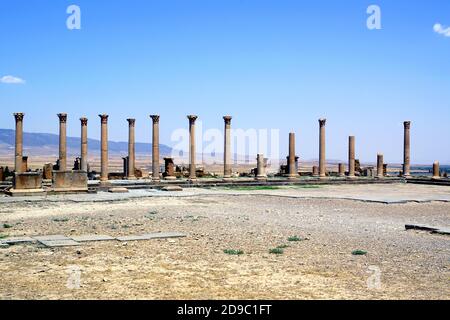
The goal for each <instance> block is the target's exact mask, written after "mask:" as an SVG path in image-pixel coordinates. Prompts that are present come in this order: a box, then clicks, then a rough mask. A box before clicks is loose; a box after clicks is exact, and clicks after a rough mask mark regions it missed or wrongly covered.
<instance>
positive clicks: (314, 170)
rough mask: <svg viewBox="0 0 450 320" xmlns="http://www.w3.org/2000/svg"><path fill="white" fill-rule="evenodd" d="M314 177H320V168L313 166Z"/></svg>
mask: <svg viewBox="0 0 450 320" xmlns="http://www.w3.org/2000/svg"><path fill="white" fill-rule="evenodd" d="M312 175H313V177H318V176H319V167H318V166H313V167H312Z"/></svg>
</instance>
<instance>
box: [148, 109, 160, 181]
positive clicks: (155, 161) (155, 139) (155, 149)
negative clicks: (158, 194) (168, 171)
mask: <svg viewBox="0 0 450 320" xmlns="http://www.w3.org/2000/svg"><path fill="white" fill-rule="evenodd" d="M150 117H151V118H152V120H153V136H152V178H153V180H159V116H158V115H152V116H150Z"/></svg>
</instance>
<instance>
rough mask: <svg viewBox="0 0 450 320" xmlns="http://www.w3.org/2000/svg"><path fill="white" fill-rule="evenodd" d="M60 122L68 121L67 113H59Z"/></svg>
mask: <svg viewBox="0 0 450 320" xmlns="http://www.w3.org/2000/svg"><path fill="white" fill-rule="evenodd" d="M57 115H58V118H59V122H61V123H66V122H67V113H58V114H57Z"/></svg>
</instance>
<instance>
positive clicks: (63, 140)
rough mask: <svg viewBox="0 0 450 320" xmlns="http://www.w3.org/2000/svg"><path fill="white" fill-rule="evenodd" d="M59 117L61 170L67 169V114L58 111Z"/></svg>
mask: <svg viewBox="0 0 450 320" xmlns="http://www.w3.org/2000/svg"><path fill="white" fill-rule="evenodd" d="M58 118H59V171H67V114H66V113H58Z"/></svg>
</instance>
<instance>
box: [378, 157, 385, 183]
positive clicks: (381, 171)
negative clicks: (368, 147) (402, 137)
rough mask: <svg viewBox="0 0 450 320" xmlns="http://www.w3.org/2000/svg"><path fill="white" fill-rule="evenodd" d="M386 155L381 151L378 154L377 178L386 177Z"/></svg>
mask: <svg viewBox="0 0 450 320" xmlns="http://www.w3.org/2000/svg"><path fill="white" fill-rule="evenodd" d="M383 165H384V157H383V155H382V154H381V153H379V154H378V155H377V178H383V177H384V168H383Z"/></svg>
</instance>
